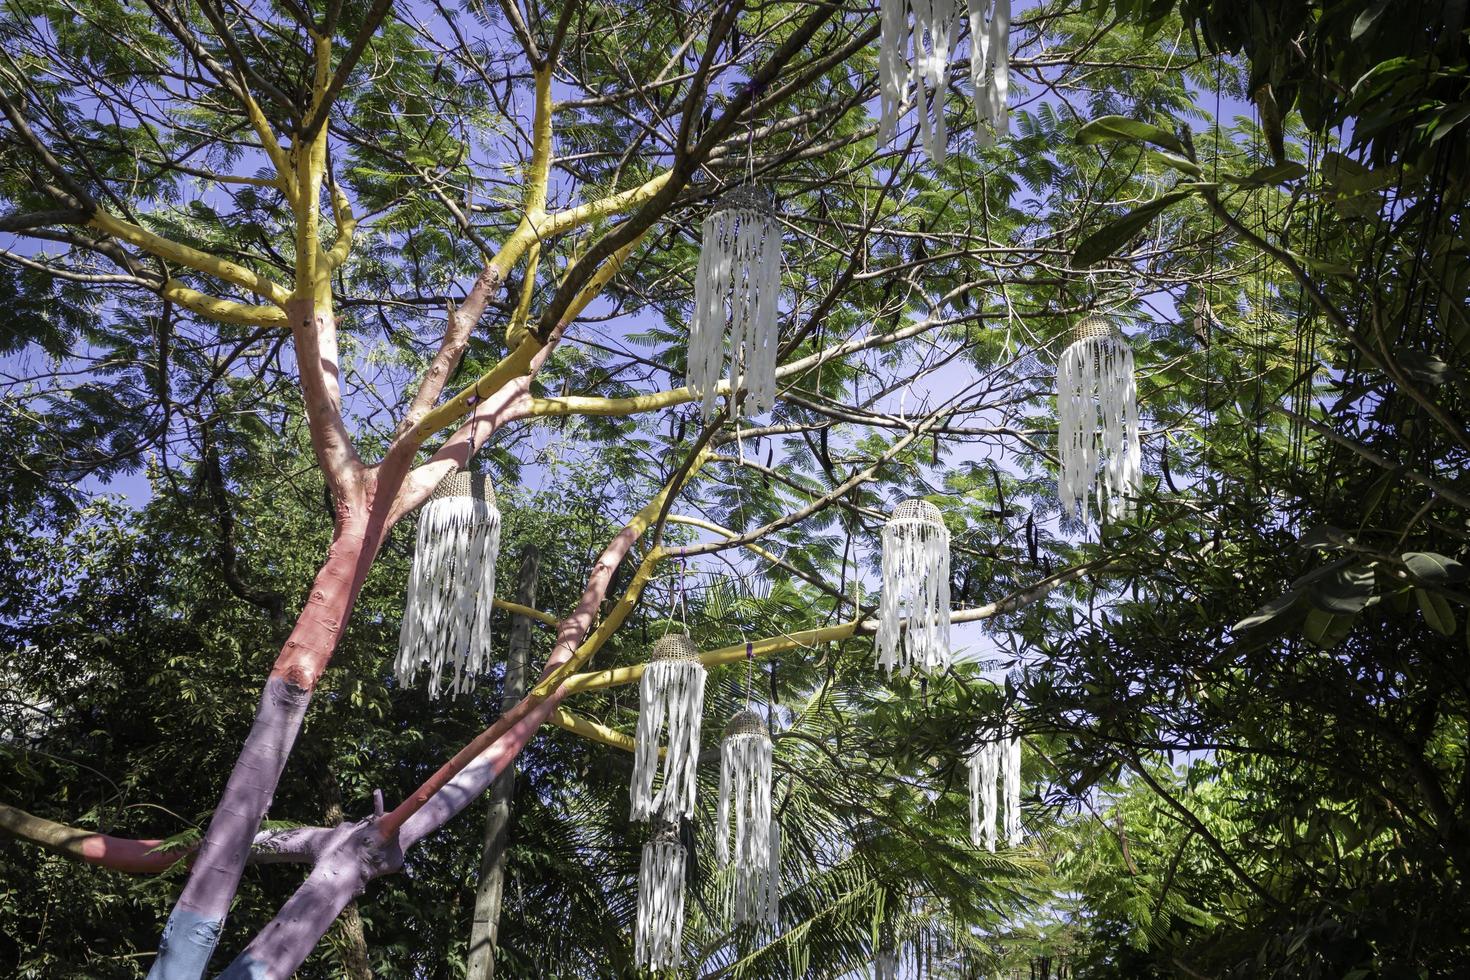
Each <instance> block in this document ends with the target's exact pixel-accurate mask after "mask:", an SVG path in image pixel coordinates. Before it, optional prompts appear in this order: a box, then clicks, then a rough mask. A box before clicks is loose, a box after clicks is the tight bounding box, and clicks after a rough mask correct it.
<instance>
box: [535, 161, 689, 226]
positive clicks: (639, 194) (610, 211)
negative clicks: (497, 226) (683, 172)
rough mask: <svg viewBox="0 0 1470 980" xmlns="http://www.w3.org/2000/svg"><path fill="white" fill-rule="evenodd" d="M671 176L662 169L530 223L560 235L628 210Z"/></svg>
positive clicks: (655, 192) (656, 189) (649, 195)
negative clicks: (629, 185)
mask: <svg viewBox="0 0 1470 980" xmlns="http://www.w3.org/2000/svg"><path fill="white" fill-rule="evenodd" d="M672 176H673V174H672V173H670V172H668V171H665V172H664V173H661V174H659V175H658V176H657V177H654V178H652V179H651V180H649V181H647V182H646V183H643V184H639V185H638V186H637V187H632V188H629V189H628V190H625V191H619V192H618V193H616V194H609V195H608V196H607V197H604V198H601V199H599V200H596V201H591V202H589V203H587V204H579V205H578V206H576V207H574V208H568V209H567V210H565V211H558V212H556V213H555V214H543V215H539V216H537V217H536V218H534V219H533V220H532V225H533V227H534V229H535V231H536V234H538V235H540V236H541V237H542V238H549V237H551V236H552V235H559V234H561V233H562V232H565V231H570V230H571V229H573V228H577V227H580V226H581V225H585V224H588V223H590V222H593V221H597V220H598V219H600V218H606V217H610V216H612V215H614V214H622V213H623V212H625V211H631V210H633V209H634V208H636V207H638V206H639V205H640V204H643V203H644V202H645V201H647V200H648V199H649V198H651V197H653V196H654V195H655V194H657V193H658V192H659V190H660V189H662V188H663V186H664V185H665V184H667V183H668V182H669V178H670V177H672Z"/></svg>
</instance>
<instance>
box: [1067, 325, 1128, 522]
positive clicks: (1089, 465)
mask: <svg viewBox="0 0 1470 980" xmlns="http://www.w3.org/2000/svg"><path fill="white" fill-rule="evenodd" d="M1057 456H1058V458H1059V460H1060V463H1061V476H1060V478H1059V480H1058V485H1057V490H1058V493H1059V494H1060V496H1061V499H1062V509H1063V510H1064V511H1065V512H1068V513H1072V512H1078V511H1080V512H1081V514H1082V515H1083V516H1084V517H1085V516H1086V514H1087V497H1088V493H1089V492H1093V493H1095V495H1096V503H1097V509H1098V513H1099V514H1100V515H1101V514H1108V515H1113V516H1126V515H1127V514H1128V513H1130V512H1131V511H1132V509H1133V498H1135V497H1137V495H1138V493H1139V491H1140V490H1141V489H1142V486H1143V462H1142V461H1143V452H1142V449H1141V447H1140V441H1139V427H1138V389H1137V386H1136V384H1135V381H1134V378H1133V350H1132V348H1130V347H1129V346H1128V344H1127V342H1126V341H1125V340H1123V339H1121V338H1119V337H1115V336H1113V335H1112V333H1111V332H1108V333H1106V334H1104V335H1101V336H1085V337H1081V338H1080V339H1078V340H1075V341H1073V342H1072V344H1071V345H1070V346H1068V347H1067V349H1066V350H1065V351H1063V352H1062V357H1061V360H1060V361H1059V362H1058V364H1057Z"/></svg>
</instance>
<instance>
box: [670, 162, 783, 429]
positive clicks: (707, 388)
mask: <svg viewBox="0 0 1470 980" xmlns="http://www.w3.org/2000/svg"><path fill="white" fill-rule="evenodd" d="M703 231H704V240H703V245H702V247H701V249H700V253H699V269H698V271H697V272H696V274H695V277H694V322H693V324H692V325H691V327H690V330H689V351H688V359H687V360H688V366H687V372H686V383H687V384H688V386H689V390H690V391H691V392H692V393H693V394H694V395H695V396H696V397H698V398H700V399H701V400H702V401H701V406H700V407H701V410H702V411H703V413H704V417H705V418H706V419H707V418H709V417H710V416H711V415H712V414H713V413H714V408H715V395H716V392H717V389H718V387H719V381H720V375H721V374H722V373H723V369H724V365H725V348H726V338H727V337H728V339H729V345H728V346H729V350H730V370H729V378H730V401H731V404H732V405H733V404H734V402H735V398H736V394H737V393H738V392H739V391H740V389H741V388H742V387H743V388H744V389H745V409H746V411H747V414H751V415H760V414H761V413H763V412H767V411H770V409H771V406H773V405H774V404H775V403H776V348H777V346H778V345H779V343H780V336H779V328H778V326H777V322H776V313H777V309H776V307H777V301H778V300H779V299H780V293H781V225H780V222H779V221H777V219H776V208H775V204H774V202H773V201H772V200H771V197H770V195H769V194H767V193H765V192H764V191H762V190H760V189H758V188H756V187H752V186H750V185H742V186H740V187H736V188H735V189H734V190H731V191H729V192H728V193H726V194H725V195H724V196H723V197H721V198H720V200H719V201H718V202H716V204H715V206H714V207H713V208H712V209H711V210H710V213H709V215H708V216H707V217H706V218H705V219H704V228H703Z"/></svg>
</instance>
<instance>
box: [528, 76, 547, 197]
mask: <svg viewBox="0 0 1470 980" xmlns="http://www.w3.org/2000/svg"><path fill="white" fill-rule="evenodd" d="M535 74H536V109H535V114H534V116H533V118H532V120H531V163H530V166H529V167H528V168H527V173H526V214H527V215H530V216H532V217H533V219H535V218H540V217H541V215H543V214H544V213H545V212H546V185H547V182H548V181H549V180H550V179H551V65H550V64H545V65H541V66H540V67H538V68H537V69H536V70H535Z"/></svg>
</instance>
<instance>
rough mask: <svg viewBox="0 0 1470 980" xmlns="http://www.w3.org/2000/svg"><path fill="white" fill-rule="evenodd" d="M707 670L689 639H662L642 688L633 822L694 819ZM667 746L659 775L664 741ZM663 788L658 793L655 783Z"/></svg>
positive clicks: (672, 635)
mask: <svg viewBox="0 0 1470 980" xmlns="http://www.w3.org/2000/svg"><path fill="white" fill-rule="evenodd" d="M704 682H705V669H704V664H702V663H700V662H699V651H698V650H696V649H695V647H694V643H693V641H692V640H690V639H689V635H688V634H687V633H670V634H668V635H667V636H663V637H660V638H659V639H658V640H657V641H656V642H655V643H654V644H653V650H652V652H651V654H650V656H649V663H648V666H647V667H645V668H644V670H643V677H642V680H641V681H640V683H639V687H638V697H639V706H638V730H637V735H636V738H635V740H634V749H633V780H632V783H631V785H630V787H629V796H630V798H631V804H632V806H631V816H632V819H634V820H650V819H652V818H654V817H659V818H662V819H664V820H675V819H677V818H678V817H680V816H685V817H692V816H693V815H694V789H695V778H694V768H695V765H696V763H697V762H698V760H699V729H700V721H701V716H702V714H703V711H704ZM665 731H667V737H668V746H667V749H666V751H665V753H664V757H663V760H662V775H663V779H662V780H661V781H658V780H657V777H658V775H659V770H660V760H659V745H660V736H661V735H663V734H664V733H665ZM656 781H657V782H659V785H658V789H657V791H655V789H654V785H655V782H656Z"/></svg>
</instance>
